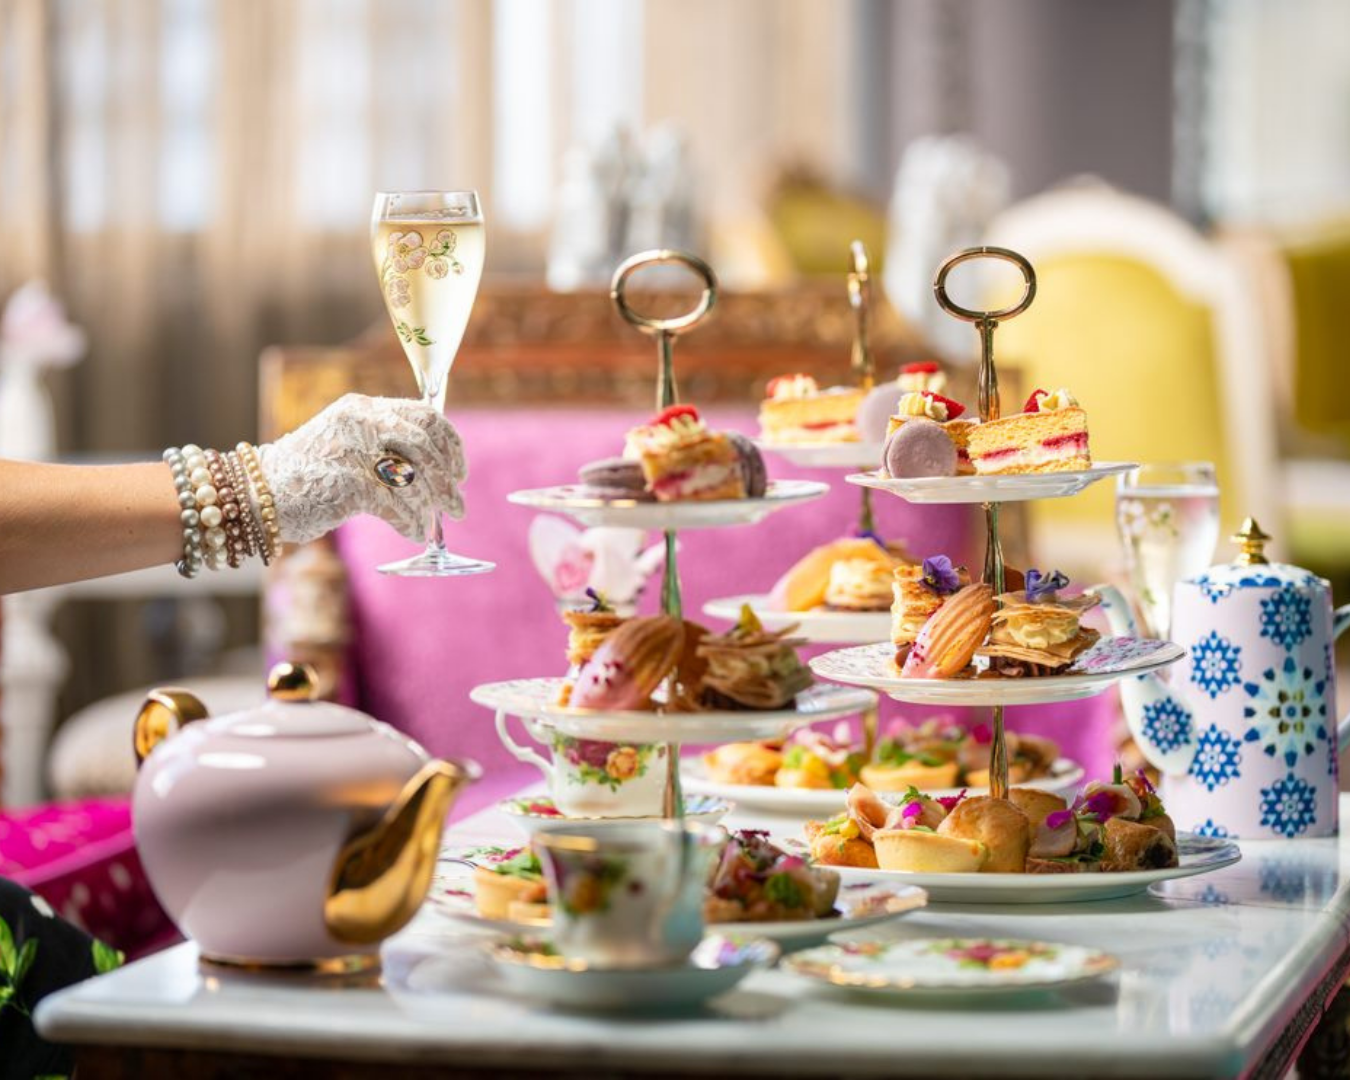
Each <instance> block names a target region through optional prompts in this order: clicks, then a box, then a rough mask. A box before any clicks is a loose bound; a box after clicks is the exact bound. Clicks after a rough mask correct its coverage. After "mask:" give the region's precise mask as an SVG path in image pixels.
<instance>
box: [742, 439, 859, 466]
mask: <svg viewBox="0 0 1350 1080" xmlns="http://www.w3.org/2000/svg"><path fill="white" fill-rule="evenodd" d="M755 445H756V446H757V447H759V449H760V450H761V451H763V452H764V453H766V454H776V455H777V456H778V457H780V458H783V459H784V460H785V461H789V462H791V463H792V464H793V465H796V466H798V467H800V468H803V469H868V468H871V467H873V466H875V465H876V464H877V463H878V462H880V461H881V452H882V450H883V449H884V448H885V444H884V443H879V442H833V443H772V442H763V441H761V440H756V441H755Z"/></svg>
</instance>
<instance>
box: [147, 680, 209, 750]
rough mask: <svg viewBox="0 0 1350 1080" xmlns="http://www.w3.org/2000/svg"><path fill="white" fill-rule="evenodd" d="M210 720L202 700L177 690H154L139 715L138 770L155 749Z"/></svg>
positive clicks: (187, 692) (172, 687)
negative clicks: (181, 731)
mask: <svg viewBox="0 0 1350 1080" xmlns="http://www.w3.org/2000/svg"><path fill="white" fill-rule="evenodd" d="M207 717H208V713H207V711H206V706H205V705H203V704H202V701H201V699H200V698H198V697H197V696H196V695H195V694H192V693H190V692H189V691H187V690H183V689H181V688H180V687H177V686H161V687H157V688H156V689H154V690H151V691H150V693H149V694H148V695H147V697H146V699H145V704H144V705H142V706H141V711H140V712H139V713H137V714H136V726H135V731H134V735H133V741H132V745H133V747H134V748H135V750H136V764H137V766H139V765H140V764H141V763H142V762H143V761H145V759H146V758H148V757H149V756H150V751H152V750H153V749H154V748H155V747H156V746H158V745H159V744H160V743H162V742H163V741H164V740H165V739H168V738H171V737H172V736H174V735H176V734H177V733H178V731H179V730H180V729H182V728H183V726H184V725H186V724H191V723H194V722H196V721H198V720H205V719H207Z"/></svg>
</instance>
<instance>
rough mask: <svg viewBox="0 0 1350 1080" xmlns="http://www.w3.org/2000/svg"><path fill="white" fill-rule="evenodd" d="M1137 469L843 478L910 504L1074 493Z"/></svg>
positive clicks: (1121, 464) (1100, 466)
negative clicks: (999, 474) (894, 496)
mask: <svg viewBox="0 0 1350 1080" xmlns="http://www.w3.org/2000/svg"><path fill="white" fill-rule="evenodd" d="M1137 468H1139V464H1138V462H1134V461H1098V462H1096V463H1095V464H1094V465H1093V466H1092V468H1090V469H1083V470H1082V471H1081V472H1049V473H1009V474H1007V475H1004V476H920V477H916V478H914V479H911V480H900V479H896V478H895V477H891V476H882V475H880V474H879V473H878V472H863V473H852V474H851V475H849V476H847V477H845V479H846V480H847V481H848V482H849V483H850V484H857V485H858V486H859V487H869V488H876V489H877V490H878V491H889V492H890V493H891V494H892V495H899V496H900V498H902V499H904V500H906V501H907V502H912V503H985V502H1026V501H1027V500H1028V499H1057V498H1062V497H1063V496H1066V495H1077V494H1078V493H1079V492H1080V491H1082V490H1083V489H1084V488H1085V487H1087V486H1088V485H1089V484H1095V483H1096V482H1097V481H1098V480H1104V479H1105V478H1106V477H1108V476H1115V475H1116V474H1117V473H1125V472H1129V471H1130V470H1131V469H1137Z"/></svg>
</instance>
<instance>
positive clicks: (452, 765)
mask: <svg viewBox="0 0 1350 1080" xmlns="http://www.w3.org/2000/svg"><path fill="white" fill-rule="evenodd" d="M481 775H482V770H481V769H480V768H479V767H478V765H477V764H476V763H475V762H472V761H429V762H427V764H425V765H423V766H422V768H421V769H420V770H419V771H418V772H417V774H416V775H415V776H414V777H412V779H410V780H409V781H408V782H407V783H406V784H405V785H404V786H403V790H402V791H401V792H399V796H398V798H397V799H395V800H394V802H393V804H392V805H391V806H390V807H389V809H388V810H387V811H385V814H384V817H382V818H381V819H380V820H379V821H378V822H377V823H376V824H375V825H374V826H373V827H372V828H370V829H369V830H367V831H366V832H363V833H361V834H360V835H358V836H354V837H352V838H351V839H350V840H348V841H347V843H345V844H344V845H343V846H342V849H341V850H340V851H339V852H338V856H337V859H336V860H335V862H334V863H333V873H332V878H331V879H330V881H329V886H328V897H327V899H326V900H325V901H324V906H323V917H324V922H325V923H326V924H327V926H328V931H329V933H331V934H332V935H333V936H334V937H335V938H337V939H338V940H339V941H345V942H347V943H349V944H352V945H373V944H375V943H376V942H378V941H383V940H384V939H385V938H387V937H389V935H390V934H393V933H394V932H395V931H397V930H399V929H400V928H402V927H403V926H405V925H407V923H408V921H409V920H410V919H412V917H413V915H414V914H416V912H417V909H418V908H419V907H421V905H422V901H423V899H425V897H426V894H427V889H429V888H430V887H431V875H432V871H433V870H434V869H435V868H436V854H437V852H438V850H439V849H440V843H441V830H442V829H443V828H444V826H445V816H446V815H447V814H448V813H449V812H450V808H451V806H453V805H454V802H455V799H456V798H458V796H459V793H460V791H461V790H462V789H463V788H464V787H465V785H467V784H470V783H472V782H473V781H474V780H477V779H478V777H479V776H481Z"/></svg>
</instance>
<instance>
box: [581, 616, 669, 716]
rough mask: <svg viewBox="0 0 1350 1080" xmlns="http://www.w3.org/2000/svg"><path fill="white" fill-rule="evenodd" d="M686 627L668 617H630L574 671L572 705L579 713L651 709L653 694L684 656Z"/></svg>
mask: <svg viewBox="0 0 1350 1080" xmlns="http://www.w3.org/2000/svg"><path fill="white" fill-rule="evenodd" d="M684 633H685V631H684V624H683V623H682V622H681V621H680V620H679V619H673V618H671V617H670V616H668V615H650V616H644V617H641V618H635V619H629V620H628V621H627V622H625V623H624V624H623V625H622V626H620V627H619V628H618V629H617V630H615V631H614V632H613V633H611V634H610V635H609V636H608V637H606V638H605V640H604V641H603V642H601V643H600V647H599V648H598V649H596V651H595V654H594V655H593V656H592V657H591V658H590V659H589V660H588V661H587V662H586V663H585V664H583V665H582V666H581V670H580V671H578V672H577V678H576V684H575V685H574V686H573V688H572V698H571V704H572V705H573V706H575V707H577V708H581V709H650V708H652V700H651V696H652V693H653V692H654V691H655V690H656V688H657V687H658V686H660V685H661V683H662V681H663V680H664V679H665V677H666V676H667V675H669V674H670V673H671V672H672V671H674V670H675V667H676V665H678V664H679V662H680V658H681V656H682V654H683V652H684Z"/></svg>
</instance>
